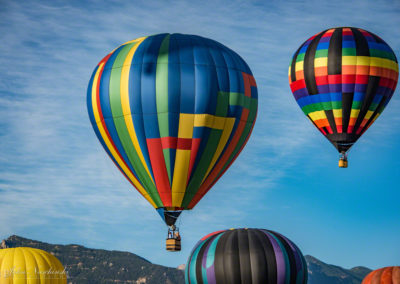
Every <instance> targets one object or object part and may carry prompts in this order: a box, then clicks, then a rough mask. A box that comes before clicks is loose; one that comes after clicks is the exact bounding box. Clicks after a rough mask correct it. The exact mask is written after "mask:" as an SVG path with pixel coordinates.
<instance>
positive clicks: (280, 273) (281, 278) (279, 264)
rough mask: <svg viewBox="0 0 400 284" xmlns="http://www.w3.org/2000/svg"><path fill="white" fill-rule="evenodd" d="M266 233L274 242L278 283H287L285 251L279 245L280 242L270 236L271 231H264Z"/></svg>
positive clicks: (272, 242)
mask: <svg viewBox="0 0 400 284" xmlns="http://www.w3.org/2000/svg"><path fill="white" fill-rule="evenodd" d="M263 232H264V234H265V235H266V236H267V237H268V239H269V241H270V242H271V244H272V247H273V249H274V254H275V260H276V270H277V271H276V281H277V282H276V284H285V275H286V266H285V259H284V257H283V252H282V250H281V247H280V246H279V244H278V242H277V241H276V240H275V239H274V238H273V237H271V236H270V233H268V232H266V231H263Z"/></svg>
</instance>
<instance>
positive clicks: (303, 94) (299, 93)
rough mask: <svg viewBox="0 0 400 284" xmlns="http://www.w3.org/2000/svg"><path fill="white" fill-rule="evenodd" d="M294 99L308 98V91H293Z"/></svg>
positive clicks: (304, 89)
mask: <svg viewBox="0 0 400 284" xmlns="http://www.w3.org/2000/svg"><path fill="white" fill-rule="evenodd" d="M293 95H294V97H295V99H296V100H298V99H300V98H302V97H306V96H308V91H307V88H303V89H298V90H297V91H295V92H294V93H293Z"/></svg>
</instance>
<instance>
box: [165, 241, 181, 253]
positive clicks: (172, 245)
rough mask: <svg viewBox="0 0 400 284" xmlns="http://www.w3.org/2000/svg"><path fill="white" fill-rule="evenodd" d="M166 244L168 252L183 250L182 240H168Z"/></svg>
mask: <svg viewBox="0 0 400 284" xmlns="http://www.w3.org/2000/svg"><path fill="white" fill-rule="evenodd" d="M165 244H166V248H167V251H180V250H181V240H177V239H167V240H166V242H165Z"/></svg>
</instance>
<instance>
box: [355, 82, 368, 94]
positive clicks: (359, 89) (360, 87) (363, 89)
mask: <svg viewBox="0 0 400 284" xmlns="http://www.w3.org/2000/svg"><path fill="white" fill-rule="evenodd" d="M366 91H367V84H356V85H355V88H354V92H360V93H364V92H366Z"/></svg>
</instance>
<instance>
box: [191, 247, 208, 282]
mask: <svg viewBox="0 0 400 284" xmlns="http://www.w3.org/2000/svg"><path fill="white" fill-rule="evenodd" d="M204 243H205V241H203V242H202V244H200V245H198V246H197V247H196V250H195V252H194V253H193V254H192V258H191V260H190V267H189V276H190V279H189V281H190V282H189V283H197V275H196V259H197V256H198V255H199V252H200V249H201V248H202V247H203V245H204ZM190 271H194V273H190Z"/></svg>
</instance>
